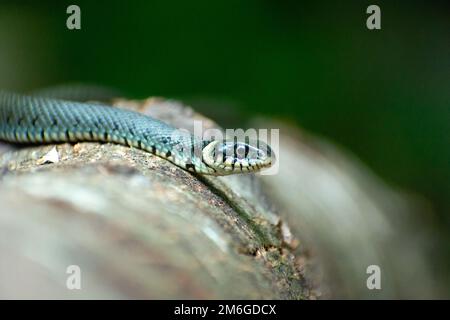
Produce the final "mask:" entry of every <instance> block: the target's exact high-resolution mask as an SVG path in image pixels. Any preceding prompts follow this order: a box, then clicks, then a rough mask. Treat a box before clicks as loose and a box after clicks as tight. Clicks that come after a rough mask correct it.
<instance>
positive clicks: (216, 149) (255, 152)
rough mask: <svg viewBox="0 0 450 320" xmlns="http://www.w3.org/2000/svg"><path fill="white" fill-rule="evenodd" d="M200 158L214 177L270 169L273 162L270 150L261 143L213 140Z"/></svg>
mask: <svg viewBox="0 0 450 320" xmlns="http://www.w3.org/2000/svg"><path fill="white" fill-rule="evenodd" d="M202 158H203V159H202V160H203V162H204V163H205V164H206V165H207V166H208V167H210V168H211V169H213V170H214V171H215V174H216V175H228V174H232V173H244V172H256V171H259V170H261V169H263V168H268V167H270V166H271V165H272V163H273V161H274V156H273V152H272V150H271V148H270V147H269V146H268V145H267V144H265V143H263V142H261V141H256V143H247V142H235V141H223V142H222V141H219V140H214V141H212V142H210V143H209V144H207V145H206V146H205V147H204V148H203V150H202Z"/></svg>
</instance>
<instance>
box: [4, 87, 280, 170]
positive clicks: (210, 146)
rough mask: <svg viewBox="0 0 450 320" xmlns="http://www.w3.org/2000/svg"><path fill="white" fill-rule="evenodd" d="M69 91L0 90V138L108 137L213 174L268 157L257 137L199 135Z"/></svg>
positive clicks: (255, 165) (262, 163) (261, 164)
mask: <svg viewBox="0 0 450 320" xmlns="http://www.w3.org/2000/svg"><path fill="white" fill-rule="evenodd" d="M73 92H74V93H75V94H72V95H69V100H65V99H62V98H60V96H59V95H58V94H53V93H52V92H51V91H49V92H45V91H43V92H41V93H36V94H32V95H23V94H17V93H12V92H6V91H0V140H4V141H6V142H11V143H26V144H44V143H62V142H82V141H97V142H111V143H116V144H121V145H126V146H130V147H134V148H139V149H142V150H145V151H147V152H150V153H152V154H154V155H157V156H159V157H161V158H164V159H167V160H168V161H170V162H172V163H174V164H176V165H177V166H179V167H181V168H183V169H185V170H188V171H190V172H196V173H199V174H207V175H217V176H219V175H228V174H234V173H243V172H255V171H258V170H260V169H262V168H265V167H269V166H271V164H272V162H273V159H274V155H273V152H272V151H271V148H270V147H269V146H268V145H267V144H265V143H263V142H261V141H254V142H249V141H245V142H243V141H237V140H236V139H233V140H228V139H223V140H209V139H202V138H200V137H196V136H194V135H192V134H187V133H186V132H185V131H182V130H178V129H177V128H174V127H172V126H170V125H168V124H167V123H164V122H162V121H160V120H157V119H154V118H152V117H150V116H147V115H144V114H141V113H138V112H134V111H131V110H125V109H121V108H117V107H113V106H109V105H106V104H103V103H96V102H81V101H72V100H71V99H74V98H75V99H79V98H78V94H77V93H78V91H77V90H74V91H73ZM50 96H52V97H50ZM55 97H56V98H55ZM89 97H90V99H89V100H91V98H93V97H91V95H89ZM86 100H87V99H86Z"/></svg>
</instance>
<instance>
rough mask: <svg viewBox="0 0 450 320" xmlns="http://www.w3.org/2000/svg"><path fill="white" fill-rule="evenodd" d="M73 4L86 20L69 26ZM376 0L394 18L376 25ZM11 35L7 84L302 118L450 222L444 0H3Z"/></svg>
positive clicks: (0, 22) (2, 54)
mask: <svg viewBox="0 0 450 320" xmlns="http://www.w3.org/2000/svg"><path fill="white" fill-rule="evenodd" d="M72 3H74V4H78V5H79V6H80V7H81V11H82V30H80V31H69V30H67V29H66V26H65V24H66V18H67V16H68V15H67V14H66V13H65V10H66V7H67V6H68V5H69V4H72ZM369 4H378V5H379V6H380V7H381V11H382V30H379V31H369V30H368V29H367V28H366V26H365V21H366V18H367V14H366V13H365V10H366V8H367V6H368V5H369ZM0 37H1V38H0V43H1V44H0V68H1V69H0V84H1V86H2V87H3V88H8V89H15V90H16V89H17V90H22V89H23V90H26V89H31V88H35V87H40V86H46V85H50V84H55V83H65V82H73V81H82V82H95V83H99V84H105V85H110V86H113V87H116V88H118V89H121V90H123V91H124V92H125V93H127V94H128V95H130V96H136V97H146V96H149V95H159V96H166V97H176V98H181V99H183V100H185V101H191V102H195V101H215V102H224V103H223V105H227V104H228V105H234V106H237V107H238V108H237V110H238V111H239V110H240V111H241V113H242V118H243V119H244V118H245V117H247V116H248V115H253V114H256V113H261V114H267V115H274V116H277V117H280V118H285V119H289V120H290V121H293V122H295V123H297V124H298V125H300V126H302V127H304V128H306V129H308V130H310V131H312V132H314V133H317V134H320V135H322V136H325V137H327V138H328V139H330V140H331V141H333V142H336V143H338V144H340V145H343V146H345V147H346V148H348V149H349V150H351V151H353V152H354V153H355V154H356V155H357V156H358V157H360V158H361V159H362V160H363V162H365V163H366V164H368V165H369V167H371V168H372V169H373V170H374V171H375V172H376V173H377V174H379V175H380V176H381V177H383V178H384V179H385V180H386V181H388V182H389V183H391V184H392V185H394V186H396V187H400V188H403V189H405V190H407V191H411V192H413V193H417V194H422V195H424V196H425V197H426V198H427V199H429V200H430V203H432V205H433V207H434V208H435V209H436V212H437V213H438V214H437V217H436V218H437V220H436V221H438V222H443V223H446V224H447V225H450V223H449V221H450V216H449V209H450V206H449V201H448V196H449V190H450V186H449V179H450V167H449V164H450V151H449V142H450V141H449V128H450V125H449V121H450V90H449V87H450V5H449V4H448V3H446V2H444V1H441V2H439V1H434V2H433V1H401V2H400V1H376V2H365V1H328V2H324V1H310V2H301V1H294V0H291V1H275V0H273V1H269V0H239V1H236V0H228V1H211V0H209V1H206V0H201V1H167V0H166V1H136V0H135V1H79V0H77V1H2V3H1V4H0ZM205 99H206V100H205ZM208 99H209V100H208ZM203 104H205V103H204V102H203ZM213 105H214V106H215V107H217V106H220V105H221V104H220V103H213ZM194 106H195V105H194ZM210 111H211V110H210ZM235 111H236V110H235ZM222 113H223V110H222Z"/></svg>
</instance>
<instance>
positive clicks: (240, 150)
mask: <svg viewBox="0 0 450 320" xmlns="http://www.w3.org/2000/svg"><path fill="white" fill-rule="evenodd" d="M247 151H248V146H247V147H246V146H243V145H238V146H236V158H238V159H244V158H245V156H246V154H247Z"/></svg>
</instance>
